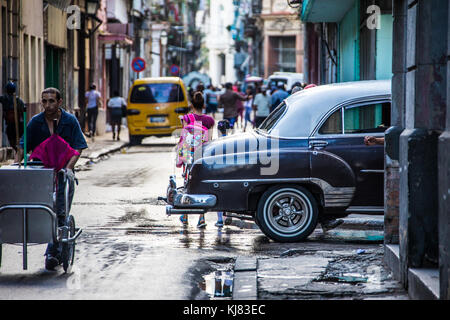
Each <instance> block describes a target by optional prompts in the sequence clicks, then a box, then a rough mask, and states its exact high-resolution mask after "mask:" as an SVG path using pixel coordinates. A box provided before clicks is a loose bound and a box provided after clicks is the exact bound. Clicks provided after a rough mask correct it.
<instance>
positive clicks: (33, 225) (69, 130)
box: [0, 88, 87, 271]
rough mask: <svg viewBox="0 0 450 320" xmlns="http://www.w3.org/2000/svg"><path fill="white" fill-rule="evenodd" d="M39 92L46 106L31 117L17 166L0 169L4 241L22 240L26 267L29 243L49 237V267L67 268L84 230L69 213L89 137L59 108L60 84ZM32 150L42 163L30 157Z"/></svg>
mask: <svg viewBox="0 0 450 320" xmlns="http://www.w3.org/2000/svg"><path fill="white" fill-rule="evenodd" d="M41 98H42V99H41V104H42V107H43V108H44V111H43V112H41V113H40V114H38V115H36V116H34V117H33V118H32V119H31V120H30V122H29V123H28V126H27V128H26V130H24V136H23V137H22V139H21V140H20V144H19V148H18V152H17V155H16V162H18V163H19V167H18V168H17V167H14V166H12V167H11V168H6V169H3V168H2V169H0V177H2V178H1V179H2V181H4V183H2V184H1V185H0V188H1V189H5V190H0V246H1V244H2V243H22V244H23V246H24V263H23V266H24V269H26V244H27V243H29V242H32V243H45V241H47V243H48V247H47V250H46V252H45V257H46V258H45V268H46V269H47V270H54V269H55V267H56V266H58V265H59V264H63V267H64V270H65V271H67V269H68V268H69V266H70V265H71V263H73V253H74V242H75V239H76V238H77V237H78V236H79V234H80V233H81V230H79V229H76V228H75V221H74V218H73V216H71V215H70V214H69V212H70V207H71V203H72V199H73V195H74V190H75V186H74V181H75V174H74V171H73V170H74V167H75V164H76V162H77V161H78V159H79V157H80V155H81V152H82V150H83V149H85V148H87V143H86V140H85V138H84V136H83V133H82V131H81V127H80V125H79V123H78V120H77V119H76V118H75V117H74V116H73V115H71V114H69V113H67V112H66V111H64V110H63V109H62V108H61V105H62V101H63V100H62V97H61V93H60V92H59V90H58V89H55V88H47V89H45V90H44V91H43V92H42V95H41ZM24 118H25V119H26V115H25V116H24ZM28 150H30V151H32V153H31V156H30V159H35V160H38V161H39V162H38V165H36V162H34V163H33V162H28V156H27V153H28V152H27V151H28ZM22 159H24V164H23V165H24V168H22V165H21V164H20V162H21V161H22ZM27 166H28V168H27ZM50 184H51V185H50ZM14 190H15V192H14ZM18 226H19V227H18ZM20 227H21V228H20ZM12 230H15V231H12ZM0 259H1V247H0ZM0 263H1V260H0Z"/></svg>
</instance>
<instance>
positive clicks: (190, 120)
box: [176, 91, 215, 228]
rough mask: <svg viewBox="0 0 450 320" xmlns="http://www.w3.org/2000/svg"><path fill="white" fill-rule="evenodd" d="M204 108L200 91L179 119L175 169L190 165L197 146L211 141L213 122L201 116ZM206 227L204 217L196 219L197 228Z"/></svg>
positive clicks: (207, 117)
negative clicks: (189, 111)
mask: <svg viewBox="0 0 450 320" xmlns="http://www.w3.org/2000/svg"><path fill="white" fill-rule="evenodd" d="M204 107H205V100H204V99H203V94H202V92H200V91H197V92H195V93H194V96H193V98H192V112H191V113H189V114H186V115H184V116H183V117H182V118H181V121H182V124H183V129H182V131H181V137H180V141H179V142H178V145H177V163H176V165H177V167H179V168H180V167H182V166H183V167H184V168H186V166H187V165H188V164H190V163H192V162H191V161H192V158H193V156H194V153H195V149H196V148H198V146H199V145H201V144H203V143H205V142H208V141H210V140H211V139H212V134H213V130H212V128H213V127H214V124H215V121H214V118H213V117H211V116H209V115H205V114H203V109H204ZM180 221H181V222H182V223H183V225H187V224H188V217H187V215H186V214H184V215H182V216H181V217H180ZM204 227H206V222H205V215H204V214H201V215H200V217H199V219H198V224H197V228H204Z"/></svg>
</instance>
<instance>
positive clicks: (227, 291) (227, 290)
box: [199, 271, 234, 300]
mask: <svg viewBox="0 0 450 320" xmlns="http://www.w3.org/2000/svg"><path fill="white" fill-rule="evenodd" d="M233 277H234V275H233V272H232V271H214V272H212V273H210V274H207V275H205V276H203V281H202V282H200V283H199V287H200V289H202V290H203V291H205V292H206V293H207V294H208V295H209V296H210V297H211V299H213V300H216V299H224V300H231V297H232V295H233Z"/></svg>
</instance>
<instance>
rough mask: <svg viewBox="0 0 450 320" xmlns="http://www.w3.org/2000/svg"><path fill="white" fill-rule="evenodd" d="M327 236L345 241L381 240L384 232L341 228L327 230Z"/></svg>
mask: <svg viewBox="0 0 450 320" xmlns="http://www.w3.org/2000/svg"><path fill="white" fill-rule="evenodd" d="M326 237H327V238H329V239H333V240H341V241H345V242H383V239H384V232H383V231H378V230H342V229H335V230H330V231H327V235H326Z"/></svg>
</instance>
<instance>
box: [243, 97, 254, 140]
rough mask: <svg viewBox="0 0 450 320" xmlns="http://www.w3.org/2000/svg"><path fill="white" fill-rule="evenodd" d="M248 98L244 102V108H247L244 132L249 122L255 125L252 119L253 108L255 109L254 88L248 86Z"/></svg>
mask: <svg viewBox="0 0 450 320" xmlns="http://www.w3.org/2000/svg"><path fill="white" fill-rule="evenodd" d="M246 93H247V100H246V101H245V102H244V109H245V124H244V132H245V131H246V130H247V123H248V122H250V123H251V124H252V126H253V127H254V123H253V121H252V119H251V115H252V110H253V94H252V89H251V88H247V90H246Z"/></svg>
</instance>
